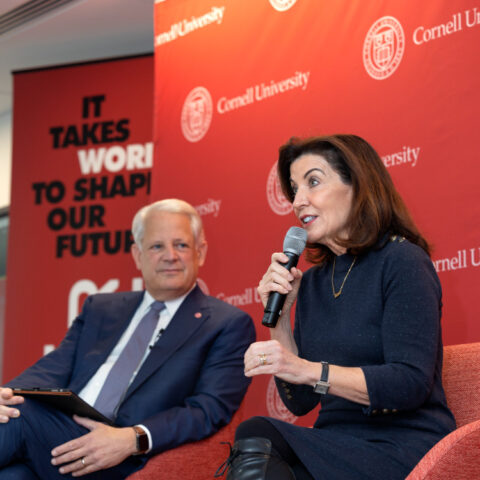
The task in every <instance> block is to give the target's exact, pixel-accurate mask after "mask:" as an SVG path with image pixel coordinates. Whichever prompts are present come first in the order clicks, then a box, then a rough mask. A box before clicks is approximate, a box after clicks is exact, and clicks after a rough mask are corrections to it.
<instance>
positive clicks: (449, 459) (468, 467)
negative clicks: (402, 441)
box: [406, 343, 480, 480]
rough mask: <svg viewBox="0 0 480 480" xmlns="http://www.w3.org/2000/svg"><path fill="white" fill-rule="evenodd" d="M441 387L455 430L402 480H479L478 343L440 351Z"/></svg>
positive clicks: (479, 373) (479, 387)
mask: <svg viewBox="0 0 480 480" xmlns="http://www.w3.org/2000/svg"><path fill="white" fill-rule="evenodd" d="M443 386H444V388H445V393H446V395H447V402H448V406H449V407H450V408H451V410H452V412H453V414H454V415H455V419H456V421H457V429H456V430H455V431H454V432H452V433H451V434H450V435H447V436H446V437H445V438H444V439H443V440H441V441H440V442H438V443H437V444H436V445H435V446H434V447H433V448H432V449H431V450H430V451H429V452H428V453H427V454H426V455H425V456H424V457H423V458H422V460H420V462H419V463H418V465H417V466H416V467H415V468H414V469H413V471H412V472H411V473H410V475H409V476H408V477H407V478H406V480H473V479H480V343H468V344H465V345H451V346H448V347H445V348H444V362H443Z"/></svg>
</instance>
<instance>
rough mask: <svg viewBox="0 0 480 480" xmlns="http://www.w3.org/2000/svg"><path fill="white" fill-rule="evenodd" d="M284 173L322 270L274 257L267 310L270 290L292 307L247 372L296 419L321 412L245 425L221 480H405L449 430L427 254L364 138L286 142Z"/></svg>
mask: <svg viewBox="0 0 480 480" xmlns="http://www.w3.org/2000/svg"><path fill="white" fill-rule="evenodd" d="M278 174H279V177H280V181H281V184H282V188H283V192H284V194H285V196H286V197H287V198H288V199H289V200H290V201H291V202H292V204H293V208H294V212H295V215H296V217H297V218H298V220H299V221H300V224H301V226H302V227H303V228H304V229H305V230H306V231H307V235H308V237H307V259H308V260H309V261H311V262H312V263H313V264H314V266H313V267H312V268H310V269H309V270H308V271H307V272H306V273H305V274H303V275H302V272H301V271H300V270H299V269H297V268H292V269H291V270H290V271H288V270H287V269H286V268H284V267H283V266H282V262H286V261H287V260H288V259H287V257H286V255H285V254H283V253H274V254H273V255H272V263H271V265H270V267H269V268H268V270H267V272H266V273H265V275H264V277H263V278H262V280H261V281H260V284H259V287H258V292H259V293H260V295H261V297H262V300H263V302H264V304H266V301H267V299H268V296H269V294H270V292H280V293H282V294H286V295H287V296H286V301H285V305H284V307H283V310H282V313H281V316H280V318H279V321H278V323H277V325H276V327H275V328H272V329H271V340H269V341H263V342H256V343H254V344H252V345H251V346H250V348H249V349H248V351H247V353H246V354H245V374H246V375H247V376H249V377H252V376H255V375H265V374H273V375H274V376H275V380H276V383H277V388H278V390H279V393H280V395H281V397H282V400H283V401H284V403H285V405H286V406H287V407H288V409H289V410H290V411H291V412H292V413H294V414H295V415H304V414H306V413H308V412H309V411H311V410H312V409H314V408H317V409H318V408H319V407H320V405H321V408H320V410H319V413H318V418H317V420H316V422H315V425H314V427H313V428H304V427H299V426H296V425H291V424H289V423H286V422H282V421H280V420H276V419H273V418H269V417H254V418H252V419H249V420H247V421H246V422H243V423H242V424H241V425H240V426H239V428H238V429H237V433H236V442H235V444H234V447H233V450H232V455H231V456H230V458H229V459H228V461H227V463H228V466H229V471H228V475H227V479H228V480H264V479H266V480H270V479H275V480H283V479H289V480H290V479H297V480H303V479H307V480H312V479H315V480H320V479H334V480H339V479H352V480H363V479H371V480H396V479H398V480H400V479H404V478H405V477H406V476H407V475H408V473H409V472H410V471H411V470H412V469H413V468H414V466H415V465H416V464H417V463H418V461H419V460H420V459H421V458H422V457H423V455H425V453H426V452H427V451H428V450H429V449H430V448H431V447H432V446H433V445H434V444H435V443H437V442H438V441H439V440H440V439H441V438H443V437H444V436H445V435H447V434H448V433H449V432H451V431H452V430H453V429H454V428H455V420H454V418H453V415H452V413H451V412H450V410H449V409H448V407H447V403H446V399H445V394H444V391H443V387H442V353H443V348H442V338H441V327H440V317H441V306H442V303H441V286H440V282H439V279H438V277H437V275H436V272H435V270H434V268H433V264H432V262H431V260H430V256H429V253H430V251H429V246H428V244H427V242H426V241H425V239H424V238H423V237H422V236H421V235H420V233H419V232H418V230H417V228H416V227H415V225H414V223H413V221H412V219H411V217H410V215H409V213H408V211H407V209H406V207H405V204H404V203H403V201H402V199H401V198H400V196H399V194H398V192H397V191H396V190H395V187H394V185H393V183H392V180H391V178H390V176H389V174H388V172H387V170H386V168H385V167H384V165H383V163H382V161H381V159H380V157H379V156H378V154H377V153H376V152H375V150H374V149H373V148H372V147H371V146H370V145H369V144H368V143H367V142H366V141H365V140H363V139H361V138H359V137H357V136H354V135H333V136H326V137H316V138H311V139H306V140H299V139H292V140H290V141H289V142H288V143H287V144H286V145H284V146H283V147H281V148H280V156H279V162H278ZM295 300H296V309H295V328H294V331H293V332H292V329H291V327H290V311H291V308H292V306H293V304H294V302H295Z"/></svg>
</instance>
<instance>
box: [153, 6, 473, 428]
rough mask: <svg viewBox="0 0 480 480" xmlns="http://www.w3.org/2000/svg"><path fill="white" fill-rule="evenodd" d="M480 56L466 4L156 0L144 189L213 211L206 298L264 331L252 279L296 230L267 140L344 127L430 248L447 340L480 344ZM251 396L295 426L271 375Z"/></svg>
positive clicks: (252, 406)
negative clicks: (365, 148)
mask: <svg viewBox="0 0 480 480" xmlns="http://www.w3.org/2000/svg"><path fill="white" fill-rule="evenodd" d="M479 55H480V6H479V4H478V1H476V0H456V1H454V2H452V1H451V0H438V1H436V2H433V3H432V2H424V3H419V2H417V1H415V0H409V1H403V2H397V1H393V0H391V1H370V2H363V1H352V0H343V1H342V0H339V1H336V2H324V1H308V0H296V1H295V0H270V1H269V0H242V1H236V2H226V1H223V2H216V1H213V0H203V1H199V0H183V1H179V0H176V1H172V0H167V1H166V2H158V3H157V4H156V8H155V75H156V79H155V112H154V139H155V145H156V148H155V158H156V160H157V163H156V164H157V168H156V169H154V171H153V178H152V194H153V195H154V196H155V197H156V196H159V197H160V196H161V197H168V196H176V197H182V198H185V199H186V200H188V201H189V202H191V203H193V204H194V205H202V206H204V207H205V208H206V207H207V206H208V205H210V206H211V208H210V211H209V212H208V213H207V212H205V215H204V221H205V226H206V231H207V238H208V241H209V253H208V257H207V262H206V265H205V267H204V268H203V270H202V272H201V276H202V279H203V280H204V281H205V283H206V284H207V286H208V288H209V290H210V293H211V294H212V295H214V296H217V297H219V298H223V299H224V300H227V301H229V302H231V303H233V304H236V305H238V306H239V307H240V308H243V309H245V310H246V311H248V312H249V313H250V314H251V315H252V316H253V317H254V319H255V321H256V324H257V332H258V337H259V338H260V339H266V338H267V337H268V331H267V330H266V329H265V328H263V327H262V326H261V325H260V322H261V317H262V308H261V306H260V304H259V302H258V298H256V297H255V295H254V288H255V286H256V285H257V284H258V281H259V279H260V278H261V276H262V275H263V273H264V271H265V269H266V267H267V265H268V263H269V258H270V255H271V253H272V251H277V250H280V249H281V246H282V240H283V237H284V235H285V232H286V231H287V229H288V227H289V226H291V225H294V224H296V221H295V219H294V217H293V215H292V214H291V213H290V208H289V205H288V204H286V203H285V202H284V200H283V199H282V197H281V195H280V193H279V191H278V186H277V185H276V181H275V178H274V171H272V169H273V167H274V165H275V162H276V159H277V150H278V147H279V145H281V144H282V143H284V142H285V141H286V140H288V138H290V137H291V136H310V135H318V134H327V133H355V134H358V135H360V136H363V137H364V138H366V139H367V140H368V141H369V142H370V143H371V144H372V145H373V146H374V147H375V148H376V149H377V150H378V152H379V153H380V155H381V156H382V158H383V160H384V163H385V164H386V166H387V167H388V169H389V171H390V174H391V175H392V177H393V179H394V181H395V184H396V185H397V187H398V189H399V191H400V192H401V194H402V195H403V197H404V199H405V200H406V202H407V204H408V206H409V207H410V209H411V211H412V214H413V215H414V218H415V220H416V221H417V223H418V225H419V227H420V228H421V229H422V231H423V232H424V234H425V235H426V236H427V238H428V239H429V240H430V241H431V242H432V243H433V245H434V247H435V251H434V261H435V265H436V266H437V270H438V271H439V275H440V278H441V281H442V284H443V287H444V318H443V328H444V340H445V343H446V344H449V343H462V342H472V341H478V340H480V327H479V326H478V323H477V320H478V317H479V315H478V314H479V307H478V302H477V301H476V291H477V290H478V283H479V279H480V275H479V272H480V269H479V268H478V267H479V265H480V242H479V238H480V226H479V223H478V221H477V219H478V218H479V213H480V211H479V210H480V209H479V202H478V200H479V187H478V183H479V181H478V178H479V172H480V169H479V167H478V157H479V154H478V146H477V141H476V140H477V139H476V133H475V132H476V128H477V123H478V122H477V120H476V117H477V113H476V112H477V110H478V108H479V106H480V91H479V90H478V70H479V67H478V62H476V60H475V59H477V58H478V57H479ZM160 161H161V162H160ZM214 205H218V209H214V208H213V207H214ZM247 403H248V405H247V407H248V408H247V410H248V412H249V413H251V414H259V413H260V414H263V413H270V414H271V415H275V416H279V417H280V418H285V419H287V420H294V419H293V418H292V417H291V416H290V417H289V416H288V415H287V414H286V412H285V411H284V409H282V406H281V404H280V403H279V402H278V398H277V397H276V396H275V395H274V394H273V392H272V389H271V382H270V380H269V379H268V378H256V379H255V380H254V382H253V385H252V387H251V388H250V391H249V394H248V397H247ZM298 423H305V424H308V423H311V417H308V418H306V419H301V420H298Z"/></svg>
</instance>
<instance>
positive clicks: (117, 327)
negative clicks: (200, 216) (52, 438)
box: [8, 286, 255, 455]
mask: <svg viewBox="0 0 480 480" xmlns="http://www.w3.org/2000/svg"><path fill="white" fill-rule="evenodd" d="M143 295H144V294H143V292H125V293H104V294H97V295H92V296H90V297H88V298H87V300H86V301H85V304H84V306H83V310H82V312H81V313H80V315H79V316H78V317H77V318H76V320H75V321H74V323H73V324H72V326H71V328H70V329H69V331H68V332H67V334H66V336H65V338H64V339H63V341H62V342H61V344H60V345H59V346H58V348H57V349H56V350H54V351H53V352H51V353H49V354H48V355H46V356H45V357H43V358H41V359H40V360H39V361H38V362H37V363H35V364H34V365H33V366H31V367H30V368H28V369H27V370H25V371H24V372H23V373H22V374H20V375H19V376H18V377H16V378H14V379H13V380H12V381H11V382H9V383H8V385H9V386H13V387H15V386H18V387H33V386H35V387H52V388H53V387H58V388H70V389H71V390H73V391H75V392H77V393H78V392H79V391H80V390H81V389H82V388H83V387H84V386H85V385H86V383H87V382H88V380H89V379H90V378H91V377H92V376H93V375H94V374H95V372H96V371H97V369H98V368H99V367H100V366H101V365H102V364H103V363H104V361H105V360H106V359H107V357H108V355H109V354H110V352H111V351H112V350H113V348H114V347H115V345H116V344H117V342H118V341H119V339H120V337H121V335H122V334H123V332H124V331H125V329H126V328H127V326H128V324H129V322H130V320H131V318H132V316H133V314H134V313H135V311H136V309H137V307H138V306H139V304H140V302H141V301H142V299H143ZM254 341H255V329H254V326H253V322H252V320H251V318H250V317H249V316H248V315H247V314H246V313H244V312H242V311H241V310H239V309H238V308H235V307H233V306H231V305H229V304H227V303H225V302H222V301H220V300H218V299H216V298H213V297H209V296H206V295H204V294H203V293H202V291H201V290H200V289H199V288H198V286H197V287H195V288H194V289H193V290H192V291H191V292H190V293H189V294H188V296H187V297H186V298H185V300H184V301H183V303H182V304H181V306H180V308H179V309H178V310H177V312H176V314H175V315H174V317H173V318H172V320H171V322H170V324H169V325H168V327H167V328H166V330H165V332H164V333H163V335H162V336H161V337H160V339H159V341H158V342H157V343H156V344H155V346H154V347H153V348H152V350H151V352H150V355H149V356H148V357H147V359H146V360H145V362H144V363H143V365H142V367H141V369H140V371H139V372H138V374H137V376H136V377H135V379H134V381H133V382H132V384H131V385H130V387H129V389H128V390H127V392H126V395H125V397H124V399H123V401H122V403H121V405H120V408H119V410H118V415H117V418H116V420H115V423H116V425H118V426H130V425H135V424H139V423H141V424H143V425H145V426H146V427H147V428H148V429H149V430H150V432H151V434H152V451H151V452H150V455H152V454H155V453H159V452H161V451H164V450H167V449H170V448H173V447H176V446H178V445H181V444H182V443H185V442H188V441H195V440H200V439H202V438H204V437H206V436H208V435H210V434H212V433H214V432H215V431H217V430H218V429H219V428H220V427H221V426H223V425H225V424H227V423H228V422H229V421H230V419H231V418H232V415H233V413H234V412H235V411H236V410H237V408H238V407H239V405H240V403H241V401H242V399H243V397H244V395H245V393H246V391H247V387H248V385H249V382H250V380H249V379H247V378H246V377H245V376H244V374H243V370H244V365H243V356H244V353H245V350H246V349H247V348H248V346H249V345H250V344H251V343H252V342H254Z"/></svg>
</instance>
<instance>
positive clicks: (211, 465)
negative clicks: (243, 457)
mask: <svg viewBox="0 0 480 480" xmlns="http://www.w3.org/2000/svg"><path fill="white" fill-rule="evenodd" d="M243 405H244V404H242V405H241V406H240V408H239V409H238V411H237V412H236V413H235V415H234V416H233V418H232V421H231V422H230V423H229V424H228V425H225V426H224V427H223V428H221V429H220V430H219V431H218V432H217V433H215V434H213V435H212V436H211V437H208V438H205V439H203V440H200V441H199V442H192V443H186V444H185V445H181V446H180V447H177V448H174V449H172V450H168V451H166V452H163V453H160V454H158V455H155V456H154V457H152V458H151V459H150V460H149V461H148V462H147V464H146V465H145V467H144V468H143V469H142V470H140V471H138V472H136V473H134V474H132V475H130V476H129V477H128V480H171V479H175V480H182V479H184V480H212V478H213V474H214V473H215V471H216V470H217V468H218V467H219V466H220V465H221V464H222V462H223V461H224V460H226V458H227V457H228V455H229V453H230V450H229V448H228V445H221V444H220V442H230V443H231V444H232V445H233V439H234V437H235V430H236V428H237V426H238V425H239V423H240V422H241V421H242V420H243V409H244V406H243Z"/></svg>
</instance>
